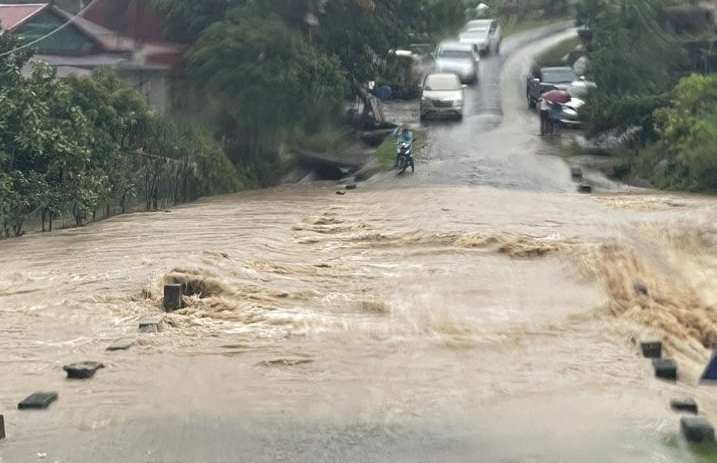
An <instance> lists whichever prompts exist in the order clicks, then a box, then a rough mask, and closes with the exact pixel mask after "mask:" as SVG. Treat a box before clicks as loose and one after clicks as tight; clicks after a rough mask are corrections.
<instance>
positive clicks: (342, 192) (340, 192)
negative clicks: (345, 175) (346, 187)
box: [336, 190, 346, 195]
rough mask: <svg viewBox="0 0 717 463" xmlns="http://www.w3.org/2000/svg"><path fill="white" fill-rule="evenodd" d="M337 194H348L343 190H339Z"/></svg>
mask: <svg viewBox="0 0 717 463" xmlns="http://www.w3.org/2000/svg"><path fill="white" fill-rule="evenodd" d="M336 194H337V195H345V194H346V192H345V191H341V190H339V191H337V192H336Z"/></svg>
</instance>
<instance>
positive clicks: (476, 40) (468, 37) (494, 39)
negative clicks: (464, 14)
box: [458, 19, 503, 55]
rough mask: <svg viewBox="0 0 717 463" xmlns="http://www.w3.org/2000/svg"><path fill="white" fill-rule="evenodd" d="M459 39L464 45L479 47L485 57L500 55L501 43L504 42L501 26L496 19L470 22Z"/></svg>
mask: <svg viewBox="0 0 717 463" xmlns="http://www.w3.org/2000/svg"><path fill="white" fill-rule="evenodd" d="M458 37H459V39H460V41H461V42H462V43H470V44H474V45H477V46H478V49H479V50H480V52H481V53H482V54H485V55H487V54H490V53H495V54H496V55H497V54H498V53H500V43H501V41H502V40H503V39H502V36H501V30H500V24H498V21H496V20H495V19H480V20H476V21H469V22H468V23H466V25H465V27H464V28H463V30H462V31H461V33H460V34H459V36H458Z"/></svg>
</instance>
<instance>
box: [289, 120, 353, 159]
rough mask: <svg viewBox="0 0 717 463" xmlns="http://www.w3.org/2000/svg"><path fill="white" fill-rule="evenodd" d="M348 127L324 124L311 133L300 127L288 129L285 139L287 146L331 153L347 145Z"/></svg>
mask: <svg viewBox="0 0 717 463" xmlns="http://www.w3.org/2000/svg"><path fill="white" fill-rule="evenodd" d="M350 133H351V129H350V128H349V127H336V126H333V125H330V124H324V125H323V126H321V127H320V129H319V130H318V131H316V132H313V133H308V132H306V131H305V130H303V129H302V128H301V127H294V128H292V129H291V130H290V132H289V134H288V137H287V141H288V144H289V146H291V147H294V148H300V149H303V150H307V151H313V152H315V153H331V152H339V151H342V150H343V149H344V148H346V147H347V146H348V145H349V134H350Z"/></svg>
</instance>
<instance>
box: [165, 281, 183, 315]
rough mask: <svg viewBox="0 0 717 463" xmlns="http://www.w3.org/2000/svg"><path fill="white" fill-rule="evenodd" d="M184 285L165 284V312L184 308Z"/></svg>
mask: <svg viewBox="0 0 717 463" xmlns="http://www.w3.org/2000/svg"><path fill="white" fill-rule="evenodd" d="M182 305H183V304H182V285H164V299H162V306H163V307H164V311H165V312H174V311H175V310H179V309H181V308H182Z"/></svg>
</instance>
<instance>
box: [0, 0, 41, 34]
mask: <svg viewBox="0 0 717 463" xmlns="http://www.w3.org/2000/svg"><path fill="white" fill-rule="evenodd" d="M45 8H47V3H33V4H25V5H2V4H0V28H2V30H4V31H10V32H12V31H14V30H15V29H17V28H18V27H20V26H22V25H23V24H24V23H25V21H27V20H28V19H30V18H32V17H33V16H35V15H36V14H37V13H39V12H40V11H42V10H44V9H45Z"/></svg>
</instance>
